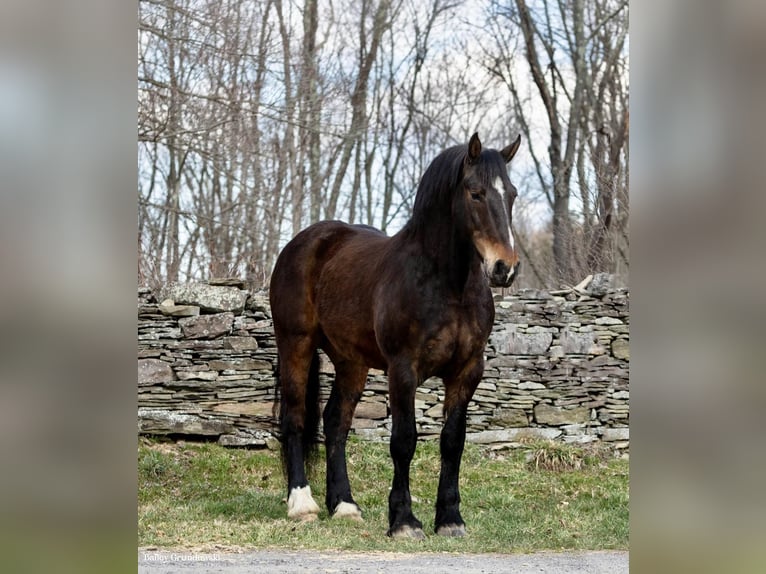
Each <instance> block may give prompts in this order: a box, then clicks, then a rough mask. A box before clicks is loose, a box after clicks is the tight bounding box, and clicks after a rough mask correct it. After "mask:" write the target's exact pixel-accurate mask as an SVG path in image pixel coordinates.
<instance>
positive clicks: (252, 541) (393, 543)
mask: <svg viewBox="0 0 766 574" xmlns="http://www.w3.org/2000/svg"><path fill="white" fill-rule="evenodd" d="M348 466H349V474H350V476H351V487H352V492H353V493H354V497H355V499H356V501H357V502H358V503H359V505H360V506H361V507H362V512H363V516H364V519H365V520H364V522H363V523H357V522H352V521H344V520H331V519H330V518H329V517H328V515H327V511H326V510H324V456H323V452H322V451H321V449H320V457H319V460H318V464H317V465H316V468H315V469H314V470H313V473H312V475H311V477H310V480H311V484H312V491H313V493H314V498H315V499H316V501H317V502H318V503H319V505H320V506H321V507H322V508H323V511H322V513H321V514H320V515H319V520H317V521H314V522H309V523H296V522H293V521H291V520H288V519H287V510H286V503H285V500H284V497H285V489H286V487H285V482H284V479H283V476H282V470H281V467H280V459H279V454H278V453H276V452H272V451H269V450H244V449H227V448H223V447H221V446H218V445H216V444H212V443H185V444H184V443H180V444H176V443H172V442H162V441H157V440H150V439H146V438H142V439H140V441H139V445H138V544H139V546H140V547H156V548H163V549H177V548H194V549H198V550H214V549H218V550H220V549H239V548H251V549H252V548H288V549H315V550H327V549H335V550H354V551H365V552H370V551H395V552H415V551H419V552H445V551H446V552H468V553H477V552H532V551H539V550H565V549H566V550H593V549H599V550H605V549H627V548H628V462H627V461H625V460H617V459H612V458H609V457H607V456H604V455H603V454H602V453H599V452H597V451H592V450H587V449H584V448H582V447H574V446H571V445H561V444H556V443H532V444H529V445H526V446H525V448H523V449H518V450H514V451H504V453H503V454H502V455H498V454H496V453H493V452H491V451H488V450H486V449H483V448H481V447H479V446H476V445H471V444H468V445H466V449H465V454H464V457H463V465H462V471H461V476H460V488H461V496H462V505H461V511H462V514H463V518H464V520H465V521H466V524H467V529H468V536H466V537H465V538H459V539H450V538H443V537H440V536H436V535H434V534H432V533H433V520H434V508H433V507H434V501H435V497H436V486H437V484H438V475H439V451H438V444H437V443H435V442H425V443H420V444H418V449H417V452H416V454H415V458H414V460H413V462H412V471H411V489H412V495H413V499H414V504H413V511H414V513H415V515H416V516H417V517H418V518H420V520H421V521H422V522H423V527H424V531H425V532H426V540H425V541H422V542H416V541H407V540H404V541H403V540H391V539H389V538H387V537H386V536H385V531H386V528H387V526H388V522H387V517H386V513H387V508H388V489H389V486H390V483H391V479H392V474H393V470H392V465H391V462H390V458H389V454H388V445H387V444H380V443H370V442H363V441H360V440H354V438H353V437H351V439H350V440H349V445H348Z"/></svg>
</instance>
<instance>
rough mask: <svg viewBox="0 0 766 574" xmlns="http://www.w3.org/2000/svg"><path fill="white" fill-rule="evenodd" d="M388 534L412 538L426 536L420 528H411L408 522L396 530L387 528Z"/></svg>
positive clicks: (395, 536) (420, 538)
mask: <svg viewBox="0 0 766 574" xmlns="http://www.w3.org/2000/svg"><path fill="white" fill-rule="evenodd" d="M388 535H389V536H390V537H391V538H411V539H413V540H425V538H426V535H425V533H424V532H423V529H422V528H413V527H412V526H410V525H408V524H403V525H401V526H400V527H399V528H397V529H396V530H389V531H388Z"/></svg>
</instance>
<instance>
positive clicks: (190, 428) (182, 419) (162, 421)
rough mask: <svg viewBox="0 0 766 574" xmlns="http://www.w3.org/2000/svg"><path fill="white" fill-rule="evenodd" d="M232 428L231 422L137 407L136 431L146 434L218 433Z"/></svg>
mask: <svg viewBox="0 0 766 574" xmlns="http://www.w3.org/2000/svg"><path fill="white" fill-rule="evenodd" d="M233 430H234V427H233V426H232V425H231V423H228V422H225V421H222V420H208V419H203V418H202V417H199V416H197V415H192V414H186V413H179V412H176V411H171V410H168V409H148V408H139V409H138V431H139V432H143V433H148V434H191V435H220V434H224V433H230V432H232V431H233Z"/></svg>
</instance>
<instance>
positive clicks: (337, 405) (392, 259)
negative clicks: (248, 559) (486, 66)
mask: <svg viewBox="0 0 766 574" xmlns="http://www.w3.org/2000/svg"><path fill="white" fill-rule="evenodd" d="M520 143H521V136H519V137H517V138H516V141H514V142H513V143H512V144H511V145H509V146H507V147H505V148H503V149H502V150H500V151H498V150H495V149H482V144H481V141H480V140H479V136H478V134H477V133H475V134H473V136H472V137H471V138H470V140H469V141H468V144H467V145H459V146H455V147H451V148H449V149H446V150H444V151H443V152H441V153H440V154H439V155H438V156H437V157H436V158H435V159H434V160H433V161H432V163H431V164H430V165H429V166H428V168H427V169H426V171H425V173H424V174H423V177H422V179H421V181H420V183H419V185H418V190H417V195H416V197H415V203H414V207H413V211H412V216H411V218H410V219H409V221H408V222H407V223H406V224H405V226H404V227H403V228H402V230H401V231H400V232H399V233H397V234H395V235H394V236H392V237H388V236H386V235H385V234H383V233H382V232H380V231H378V230H376V229H374V228H372V227H368V226H363V225H348V224H346V223H343V222H340V221H323V222H320V223H316V224H314V225H311V226H310V227H308V228H306V229H304V230H303V231H301V232H300V233H298V234H297V235H296V236H295V237H294V238H293V239H292V240H291V241H290V242H289V243H288V244H287V245H286V246H285V248H284V249H283V250H282V252H281V254H280V255H279V257H278V259H277V262H276V265H275V267H274V271H273V274H272V276H271V285H270V293H269V298H270V302H271V312H272V318H273V321H274V330H275V334H276V341H277V349H278V354H279V367H278V373H277V377H278V381H279V383H278V385H279V387H280V391H281V408H280V426H281V442H282V454H283V461H284V463H285V470H286V474H287V491H288V498H287V515H288V517H290V518H294V519H300V520H313V519H315V518H316V517H317V515H318V514H319V506H318V505H317V503H316V502H315V501H314V498H313V497H312V494H311V487H310V486H309V483H308V480H307V478H306V470H305V460H304V459H305V456H306V454H307V452H308V450H309V449H310V447H311V445H312V444H313V443H314V442H315V437H316V433H317V428H318V423H319V400H318V399H319V367H318V365H319V358H318V354H317V349H322V350H324V352H325V353H326V354H327V356H328V357H329V358H330V360H331V361H332V363H333V364H334V366H335V380H334V382H333V385H332V390H331V393H330V397H329V399H328V401H327V404H326V406H325V409H324V413H323V415H322V420H323V423H324V434H325V445H326V463H327V490H326V495H325V504H326V506H327V510H328V512H329V513H330V515H331V516H333V517H346V518H351V519H355V520H361V519H362V513H361V509H360V508H359V505H357V503H356V502H355V501H354V499H353V497H352V496H351V487H350V485H349V479H348V471H347V467H346V440H347V437H348V433H349V429H350V427H351V421H352V418H353V416H354V410H355V408H356V405H357V403H358V402H359V399H360V398H361V396H362V391H363V390H364V386H365V381H366V379H367V372H368V369H369V368H376V369H382V370H384V371H385V372H386V373H387V375H388V385H389V405H390V409H391V421H392V429H391V441H390V452H391V458H392V459H393V464H394V478H393V484H392V488H391V492H390V495H389V499H388V513H389V514H388V522H389V528H388V531H387V535H388V536H394V537H399V536H401V537H411V538H416V539H422V538H424V534H423V529H422V528H423V526H422V523H421V522H420V521H419V520H418V519H417V518H415V516H414V515H413V513H412V499H411V496H410V462H411V461H412V458H413V455H414V453H415V445H416V441H417V429H416V425H415V390H416V389H417V387H418V385H420V384H421V383H422V382H423V381H425V380H426V379H427V378H429V377H431V376H437V377H440V378H441V379H442V380H443V383H444V387H445V398H444V405H443V409H444V410H443V416H444V426H443V429H442V432H441V437H440V453H441V473H440V478H439V487H438V493H437V498H436V519H435V532H436V533H437V534H440V535H444V536H463V535H465V533H466V530H465V522H464V521H463V518H462V517H461V515H460V492H459V489H458V475H459V472H460V461H461V458H462V454H463V446H464V443H465V433H466V409H467V407H468V402H469V401H470V400H471V397H472V396H473V393H474V391H475V390H476V387H477V385H478V384H479V382H480V380H481V377H482V374H483V372H484V348H485V346H486V343H487V338H488V337H489V334H490V331H491V329H492V323H493V320H494V316H495V307H494V302H493V298H492V292H491V291H490V286H494V287H508V286H509V285H510V284H511V282H512V281H513V280H514V278H515V277H516V276H517V274H518V268H519V258H518V256H517V254H516V250H515V248H514V244H513V237H512V234H511V211H512V208H513V202H514V198H515V197H516V188H515V187H514V186H513V184H512V183H511V181H510V179H509V177H508V171H507V167H506V164H507V163H508V162H510V161H511V159H512V158H513V156H514V155H515V154H516V152H517V151H518V149H519V145H520Z"/></svg>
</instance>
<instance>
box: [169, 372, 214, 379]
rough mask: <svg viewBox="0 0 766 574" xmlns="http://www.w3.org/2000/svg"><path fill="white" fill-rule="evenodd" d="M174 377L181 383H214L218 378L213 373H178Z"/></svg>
mask: <svg viewBox="0 0 766 574" xmlns="http://www.w3.org/2000/svg"><path fill="white" fill-rule="evenodd" d="M176 375H177V376H178V378H179V379H180V380H182V381H191V380H196V381H215V380H216V379H217V378H218V373H216V372H215V371H178V372H177V373H176Z"/></svg>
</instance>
